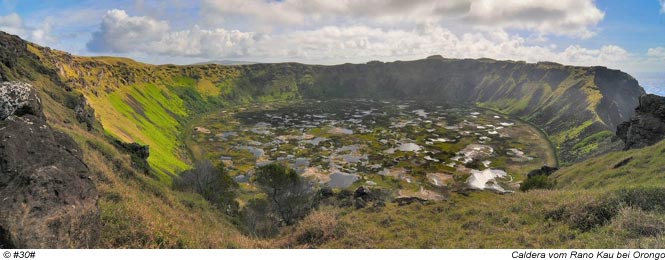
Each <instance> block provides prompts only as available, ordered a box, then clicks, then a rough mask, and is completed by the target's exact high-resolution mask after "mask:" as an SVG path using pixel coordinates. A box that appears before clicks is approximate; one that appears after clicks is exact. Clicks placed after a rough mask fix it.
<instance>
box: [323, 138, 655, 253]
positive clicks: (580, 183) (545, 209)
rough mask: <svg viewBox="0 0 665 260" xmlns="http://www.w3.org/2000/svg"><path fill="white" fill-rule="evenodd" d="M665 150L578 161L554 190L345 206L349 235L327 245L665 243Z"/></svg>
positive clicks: (341, 215)
mask: <svg viewBox="0 0 665 260" xmlns="http://www.w3.org/2000/svg"><path fill="white" fill-rule="evenodd" d="M664 154H665V141H662V142H660V143H658V144H656V145H654V146H651V147H647V148H643V149H637V150H630V151H622V152H613V153H609V154H606V155H603V156H600V157H597V158H592V159H589V160H586V161H583V162H580V163H576V164H572V165H570V166H568V167H564V168H562V169H561V170H559V171H558V172H556V173H555V174H554V175H553V176H552V177H550V178H552V179H554V180H556V183H557V185H556V187H555V189H553V190H533V191H529V192H518V193H514V194H506V195H502V196H498V195H496V194H492V193H489V192H474V193H471V194H469V195H460V194H455V193H452V194H450V195H449V198H448V201H445V202H440V203H432V204H428V205H420V204H417V203H416V204H412V205H409V206H402V207H400V206H396V205H394V204H389V205H387V206H386V207H385V208H383V209H379V210H377V209H372V208H368V209H362V210H342V211H337V212H334V217H335V218H336V219H338V221H339V223H338V225H337V227H336V228H337V232H340V233H343V234H344V235H343V236H340V237H338V238H332V239H330V240H329V241H326V242H325V243H323V244H322V245H320V246H321V247H333V248H338V247H360V248H396V247H399V248H402V247H408V248H534V247H535V248H662V247H663V246H665V201H663V200H662V198H663V196H664V195H665V178H664V176H663V173H665V161H664V160H662V159H661V158H662V156H663V155H664ZM627 158H632V159H630V161H628V162H627V163H625V164H624V165H622V166H618V164H619V163H620V162H622V161H624V160H626V159H627ZM331 214H333V213H331Z"/></svg>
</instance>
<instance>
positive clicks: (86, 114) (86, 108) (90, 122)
mask: <svg viewBox="0 0 665 260" xmlns="http://www.w3.org/2000/svg"><path fill="white" fill-rule="evenodd" d="M74 112H75V113H76V120H78V121H79V123H84V124H85V126H86V127H87V128H88V131H91V130H92V129H93V128H94V126H95V110H94V109H92V107H90V105H88V101H87V100H86V99H85V97H83V96H81V97H80V98H79V100H78V102H77V104H76V106H75V107H74Z"/></svg>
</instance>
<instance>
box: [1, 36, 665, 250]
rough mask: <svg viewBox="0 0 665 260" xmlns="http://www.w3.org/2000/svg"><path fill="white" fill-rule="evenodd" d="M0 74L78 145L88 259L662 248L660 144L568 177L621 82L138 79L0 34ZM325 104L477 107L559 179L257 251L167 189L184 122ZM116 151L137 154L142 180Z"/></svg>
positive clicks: (311, 76)
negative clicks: (124, 254) (140, 149)
mask: <svg viewBox="0 0 665 260" xmlns="http://www.w3.org/2000/svg"><path fill="white" fill-rule="evenodd" d="M0 75H1V79H2V80H3V81H4V80H18V81H24V82H29V83H31V84H32V85H33V86H35V87H36V88H37V90H38V92H39V95H40V97H41V99H42V103H43V106H44V113H45V116H46V119H47V121H48V123H49V124H50V125H51V126H52V127H53V128H55V129H57V130H60V131H63V132H65V133H67V134H68V135H70V136H72V137H73V139H74V140H75V141H76V142H77V144H78V145H79V146H80V147H81V149H82V153H83V155H84V158H83V160H84V162H85V164H86V165H87V166H88V167H89V168H90V171H91V172H92V175H93V181H94V182H95V184H96V185H97V189H98V190H99V194H100V198H99V209H100V215H101V231H100V232H101V239H100V243H99V245H98V247H102V248H107V247H110V248H114V247H121V248H123V247H136V248H143V247H149V248H160V247H161V248H181V247H186V248H236V247H245V248H248V247H287V248H288V247H335V248H338V247H354V248H356V247H359V248H373V247H379V248H386V247H400V248H403V247H414V248H431V247H444V248H453V247H472V248H473V247H475V248H477V247H640V246H645V247H662V246H663V242H662V241H663V240H662V237H663V236H662V234H663V232H665V214H663V212H662V210H663V207H662V206H661V204H662V202H660V201H659V200H657V199H654V198H662V194H663V193H664V192H663V191H662V188H660V187H661V186H662V185H659V183H662V181H661V179H662V176H660V174H662V173H663V171H664V170H665V169H663V167H662V166H663V165H662V164H663V163H662V162H661V161H662V160H661V161H659V160H658V158H661V157H662V154H663V151H665V144H663V143H662V142H661V143H659V144H657V145H656V146H653V147H647V148H644V149H640V150H631V151H626V152H613V153H609V154H606V155H603V156H601V157H596V158H592V159H589V160H586V161H582V162H579V163H572V162H573V161H576V160H579V159H581V158H584V157H588V156H591V155H595V154H598V153H601V152H604V151H605V150H607V149H608V147H609V148H611V147H613V146H612V141H611V139H612V136H613V131H614V129H615V128H616V125H617V124H619V123H620V122H622V121H624V120H626V119H627V118H628V117H629V116H630V115H632V114H633V109H634V108H635V106H637V102H638V101H637V100H638V97H639V95H641V94H643V93H644V91H643V89H642V88H641V87H639V86H638V85H637V82H636V81H635V80H634V79H633V78H632V77H631V76H629V75H628V74H625V73H623V72H620V71H615V70H609V69H606V68H602V67H573V66H564V65H559V64H553V63H537V64H529V63H524V62H512V61H495V60H489V59H481V60H452V59H443V58H440V57H431V58H428V59H425V60H418V61H408V62H400V61H398V62H392V63H381V62H370V63H368V64H344V65H337V66H316V65H303V64H294V63H284V64H254V65H239V66H224V65H214V64H210V65H193V66H175V65H150V64H143V63H139V62H136V61H132V60H129V59H123V58H114V57H78V56H73V55H70V54H68V53H64V52H60V51H57V50H52V49H49V48H46V47H41V46H38V45H35V44H32V43H28V42H25V41H23V40H21V39H20V38H18V37H16V36H11V35H8V34H4V33H0ZM330 97H372V98H393V99H395V98H398V99H399V98H409V99H419V98H427V99H436V100H443V101H449V102H463V103H471V104H475V105H479V106H482V107H486V108H490V109H493V110H496V111H499V112H502V113H506V114H510V115H513V116H516V117H520V118H522V119H523V120H525V121H528V122H530V123H531V124H533V125H535V126H537V127H539V128H541V129H542V130H544V132H545V133H546V134H547V135H548V136H549V138H550V139H551V141H553V143H554V144H555V146H557V151H558V153H559V155H560V160H561V161H563V162H565V163H569V165H568V166H567V167H565V168H563V169H562V170H560V171H559V172H557V173H556V174H555V175H553V176H552V177H549V180H550V181H552V183H554V182H556V185H555V186H554V189H552V190H535V191H528V192H516V193H513V194H505V195H497V194H494V193H490V192H470V193H467V192H460V193H457V192H450V194H446V200H444V201H439V202H432V203H428V204H424V205H423V204H420V203H412V204H410V205H406V206H398V205H397V204H395V203H386V204H387V205H385V207H366V208H363V209H354V208H353V207H337V206H330V205H323V206H321V207H319V208H317V209H316V210H314V211H313V212H312V213H309V214H308V215H307V216H306V217H304V219H303V220H302V221H300V222H299V223H298V224H297V225H292V226H289V227H283V228H282V229H283V232H281V234H282V235H281V236H278V237H273V238H271V239H258V238H255V237H254V236H250V235H247V233H246V232H245V233H243V232H241V230H240V229H239V228H238V226H239V225H238V223H237V221H238V219H237V218H232V217H229V216H228V215H227V214H224V213H223V212H222V211H220V210H218V209H217V208H215V207H214V206H213V205H211V204H210V203H209V202H208V201H206V200H205V199H204V198H203V197H202V196H200V195H197V194H194V193H189V192H180V191H177V190H174V189H172V188H171V182H172V179H173V176H175V175H176V174H178V173H180V172H181V171H183V170H185V169H188V168H191V167H192V166H193V162H192V159H191V156H190V153H191V152H190V151H189V149H188V148H187V147H186V146H185V144H184V142H183V140H185V138H184V135H185V134H191V132H192V129H191V127H192V125H190V122H193V121H195V120H196V119H198V118H199V117H201V116H204V115H206V114H209V113H210V112H214V111H219V110H222V109H223V108H224V107H230V106H234V105H237V104H252V103H255V102H271V101H279V100H291V99H303V98H330ZM93 110H94V114H92V113H91V111H93ZM118 141H120V142H124V143H131V142H136V143H139V144H142V145H148V146H149V148H150V149H149V151H150V156H149V157H148V158H147V162H148V164H149V165H150V169H151V170H150V172H149V173H148V174H145V173H144V172H143V170H144V168H142V167H141V166H140V165H139V164H137V161H136V158H135V157H136V156H135V155H133V154H131V153H129V152H128V151H127V150H126V149H123V148H122V146H121V145H118V144H119V142H118ZM193 152H195V151H193ZM631 157H632V159H630V160H627V162H626V163H625V164H624V165H622V166H617V167H616V168H615V167H614V166H615V165H617V163H619V162H621V161H624V160H625V159H627V158H631ZM336 192H338V194H341V193H344V192H342V191H336ZM346 192H347V193H348V192H352V191H346ZM338 194H337V195H335V196H339V195H338ZM347 195H348V194H347ZM659 203H660V204H659ZM257 205H258V204H257ZM259 206H260V205H259ZM256 208H260V207H256ZM259 213H260V212H259ZM257 214H258V213H257ZM634 220H639V221H634Z"/></svg>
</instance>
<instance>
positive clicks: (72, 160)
mask: <svg viewBox="0 0 665 260" xmlns="http://www.w3.org/2000/svg"><path fill="white" fill-rule="evenodd" d="M19 85H23V84H19ZM3 86H5V85H4V84H3ZM15 86H18V85H15ZM23 86H28V87H29V85H27V84H25V85H23ZM5 93H6V92H5ZM30 93H32V94H31V95H28V96H29V97H30V98H28V99H27V100H25V102H19V104H28V105H19V106H14V105H9V106H8V105H7V104H4V103H3V104H2V106H3V108H7V107H18V109H8V110H5V111H12V110H13V112H11V113H9V114H4V116H3V118H4V119H3V120H0V140H1V141H0V209H2V210H0V247H6V248H12V247H16V248H88V247H94V246H96V244H97V241H98V240H99V224H100V218H99V208H98V206H97V199H98V194H97V189H96V188H95V185H94V183H93V181H92V180H91V178H90V172H89V170H88V167H87V166H86V165H85V163H83V161H82V160H81V158H82V154H81V151H80V149H79V147H78V145H77V144H76V143H75V142H74V140H73V139H72V138H71V137H69V136H68V135H66V134H64V133H61V132H58V131H55V130H53V129H51V127H50V126H48V125H47V124H46V121H45V120H44V118H43V117H42V116H41V115H42V111H41V110H38V109H37V108H39V107H41V105H40V104H39V103H40V102H39V99H36V95H34V92H30ZM0 98H5V99H3V100H8V99H6V97H0ZM9 100H12V99H9ZM5 116H6V117H5Z"/></svg>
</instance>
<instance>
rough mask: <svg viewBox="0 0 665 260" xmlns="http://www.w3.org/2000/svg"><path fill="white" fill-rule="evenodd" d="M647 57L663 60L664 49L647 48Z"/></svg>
mask: <svg viewBox="0 0 665 260" xmlns="http://www.w3.org/2000/svg"><path fill="white" fill-rule="evenodd" d="M647 56H649V57H651V58H655V59H659V60H665V47H656V48H649V50H647Z"/></svg>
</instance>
